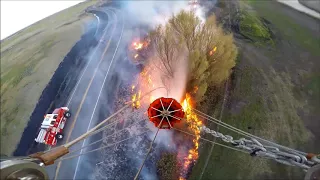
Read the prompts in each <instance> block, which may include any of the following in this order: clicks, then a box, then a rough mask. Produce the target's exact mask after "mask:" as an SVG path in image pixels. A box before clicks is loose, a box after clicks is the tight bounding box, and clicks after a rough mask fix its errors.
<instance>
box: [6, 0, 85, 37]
mask: <svg viewBox="0 0 320 180" xmlns="http://www.w3.org/2000/svg"><path fill="white" fill-rule="evenodd" d="M80 2H82V1H79V0H55V1H49V0H42V1H40V0H37V1H29V0H24V1H17V0H1V40H2V39H4V38H6V37H8V36H10V35H11V34H14V33H15V32H17V31H19V30H21V29H23V28H25V27H27V26H29V25H31V24H33V23H35V22H37V21H39V20H41V19H43V18H45V17H48V16H50V15H52V14H54V13H56V12H59V11H61V10H63V9H66V8H68V7H71V6H73V5H76V4H78V3H80Z"/></svg>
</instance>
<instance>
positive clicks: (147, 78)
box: [131, 67, 156, 108]
mask: <svg viewBox="0 0 320 180" xmlns="http://www.w3.org/2000/svg"><path fill="white" fill-rule="evenodd" d="M152 70H153V69H152V68H148V67H146V68H144V69H143V71H142V72H141V73H140V74H139V76H138V84H139V87H138V88H137V89H139V90H135V89H136V86H135V85H132V87H131V91H132V96H131V100H132V106H133V107H135V108H139V107H140V106H141V102H140V98H141V94H142V93H146V92H147V91H149V90H151V89H153V88H154V87H155V85H154V83H153V80H152V76H151V73H152ZM155 99H156V98H155V97H153V96H152V95H150V98H149V102H150V103H152V102H153V101H154V100H155ZM144 103H148V100H146V101H144Z"/></svg>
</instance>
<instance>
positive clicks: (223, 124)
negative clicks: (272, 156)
mask: <svg viewBox="0 0 320 180" xmlns="http://www.w3.org/2000/svg"><path fill="white" fill-rule="evenodd" d="M192 110H193V111H194V112H195V113H196V114H197V115H199V116H200V117H202V118H204V119H207V120H209V121H211V122H213V123H215V124H218V125H220V126H222V127H224V128H226V129H229V130H231V131H234V132H236V133H238V134H241V135H243V136H247V137H249V138H255V139H258V140H260V141H264V142H266V143H268V144H271V145H273V146H276V147H278V148H282V149H284V150H287V151H293V152H296V153H299V154H302V155H304V156H306V155H307V153H305V152H302V151H298V150H295V149H292V148H289V147H285V146H282V145H279V144H277V143H274V142H272V141H269V140H266V139H263V138H261V137H258V136H255V135H253V134H250V133H248V132H245V131H243V130H241V129H238V128H235V127H233V126H231V125H229V124H227V123H224V122H222V121H219V120H218V119H216V118H214V117H212V116H209V115H207V114H205V113H203V112H201V111H199V110H197V109H192Z"/></svg>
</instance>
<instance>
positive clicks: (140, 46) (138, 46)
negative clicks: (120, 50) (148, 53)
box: [132, 42, 143, 50]
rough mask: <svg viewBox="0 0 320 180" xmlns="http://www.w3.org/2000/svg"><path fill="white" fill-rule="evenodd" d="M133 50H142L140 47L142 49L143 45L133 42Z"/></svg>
mask: <svg viewBox="0 0 320 180" xmlns="http://www.w3.org/2000/svg"><path fill="white" fill-rule="evenodd" d="M132 45H133V48H134V49H135V50H139V49H142V47H143V43H141V42H133V44H132Z"/></svg>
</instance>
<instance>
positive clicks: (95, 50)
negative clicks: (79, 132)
mask: <svg viewBox="0 0 320 180" xmlns="http://www.w3.org/2000/svg"><path fill="white" fill-rule="evenodd" d="M94 15H95V14H94ZM95 16H96V15H95ZM96 17H98V16H96ZM98 21H99V22H100V20H99V17H98ZM98 28H99V24H98ZM98 28H97V31H98ZM106 28H107V27H106ZM106 28H105V29H106ZM105 29H104V31H105ZM97 31H96V32H97ZM106 33H107V31H105V32H104V34H103V36H102V37H101V39H102V38H104V36H105V35H106ZM100 44H101V42H100V41H99V43H98V45H97V47H96V48H95V49H94V51H93V53H92V55H91V57H90V60H89V62H88V63H87V65H86V67H85V69H84V70H83V72H82V74H81V76H80V79H79V80H78V82H77V84H76V87H75V88H74V90H73V92H72V94H71V96H70V98H69V100H68V103H67V105H66V106H67V107H68V106H69V105H70V103H71V101H72V98H73V96H74V93H75V92H76V91H77V89H78V86H79V84H80V82H81V80H82V78H83V75H84V74H85V72H86V71H87V68H88V66H89V64H90V62H91V61H92V59H93V56H94V55H95V54H96V52H97V50H98V48H99V46H100Z"/></svg>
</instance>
